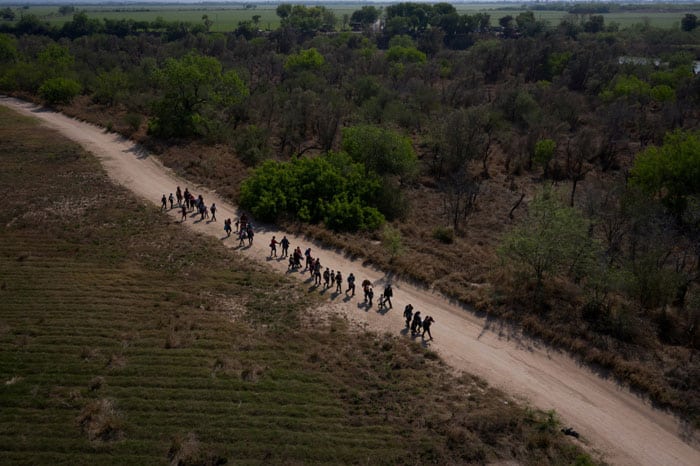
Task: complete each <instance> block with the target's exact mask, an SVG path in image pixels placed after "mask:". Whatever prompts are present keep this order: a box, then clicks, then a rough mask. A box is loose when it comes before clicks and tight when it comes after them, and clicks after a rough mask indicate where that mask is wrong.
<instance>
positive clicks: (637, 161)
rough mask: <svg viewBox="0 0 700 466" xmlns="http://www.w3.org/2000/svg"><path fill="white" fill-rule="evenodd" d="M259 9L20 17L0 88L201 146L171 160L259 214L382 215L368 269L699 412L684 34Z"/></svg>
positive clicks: (347, 223)
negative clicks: (223, 27)
mask: <svg viewBox="0 0 700 466" xmlns="http://www.w3.org/2000/svg"><path fill="white" fill-rule="evenodd" d="M278 15H279V16H280V19H281V27H280V28H279V29H277V30H275V31H271V32H264V31H260V30H259V29H258V28H257V27H256V24H255V23H254V21H252V20H251V21H250V22H242V23H241V25H239V27H238V28H237V29H236V30H234V31H231V32H229V33H208V32H207V31H206V25H205V24H204V23H203V24H202V25H200V26H199V28H196V29H194V27H188V28H184V29H182V30H181V31H180V33H178V34H174V33H172V32H169V31H168V27H158V28H156V27H153V26H149V29H148V31H146V30H145V29H144V30H138V31H133V32H127V33H123V34H122V33H119V34H117V33H108V32H107V30H106V29H100V28H103V27H105V24H106V23H105V22H100V21H97V22H94V21H91V20H87V21H86V18H85V17H84V16H81V15H80V14H77V15H76V16H75V17H74V19H73V21H72V22H69V23H66V25H65V26H63V28H60V29H55V30H53V32H47V30H44V29H41V28H38V27H37V28H34V29H32V28H27V27H26V25H27V24H30V23H32V21H26V22H25V23H24V24H25V25H24V26H21V25H20V24H21V23H22V22H21V21H20V22H18V23H16V24H15V25H14V26H5V27H6V29H5V31H6V33H5V34H0V90H2V91H3V92H9V93H18V94H30V95H35V96H39V97H41V98H43V99H44V100H45V101H46V102H47V103H49V104H52V105H59V106H60V105H66V104H68V103H70V102H75V99H76V97H78V99H77V102H79V103H78V104H74V105H82V106H83V107H85V108H87V109H88V110H92V109H99V110H100V112H108V113H110V114H112V115H114V117H113V121H112V123H113V125H114V126H115V127H118V129H120V130H121V131H123V132H125V133H127V134H132V133H136V134H137V136H138V137H139V138H141V140H142V141H143V142H145V143H148V144H154V145H160V146H161V147H162V146H163V145H168V144H170V145H172V146H173V147H179V146H185V145H186V146H187V147H190V145H192V144H198V145H199V146H197V147H214V146H215V147H216V151H217V153H219V154H221V153H223V154H225V155H219V156H214V155H211V153H207V154H209V155H206V154H205V155H200V154H198V153H196V152H195V153H193V154H192V156H191V157H190V159H189V160H188V161H187V162H186V163H182V165H181V166H179V167H177V168H178V169H180V170H181V171H183V172H184V173H185V174H187V175H190V176H196V177H199V178H198V179H201V180H203V181H207V182H211V183H212V184H217V182H219V183H221V185H222V186H224V187H225V186H229V185H230V184H231V183H232V181H231V178H224V177H225V176H227V175H226V174H227V173H229V172H230V171H231V170H232V167H235V166H236V164H234V163H232V162H231V160H232V159H235V160H236V162H237V163H239V164H240V165H244V166H246V167H248V169H249V170H250V171H249V172H246V173H245V174H240V176H239V177H238V178H236V182H239V181H241V180H243V179H244V178H245V180H244V181H243V182H242V183H240V189H239V190H238V189H237V191H239V192H237V194H238V195H239V196H240V198H239V200H240V201H242V203H243V205H244V206H245V207H246V208H248V209H250V210H251V211H253V212H254V213H255V215H256V216H260V217H261V218H264V219H266V220H280V221H293V222H298V223H299V224H307V222H311V223H318V224H319V225H322V226H325V227H326V228H328V229H333V230H334V231H339V232H344V231H351V232H354V231H362V232H363V234H368V235H375V236H372V237H373V238H374V239H377V236H376V233H372V231H376V229H377V228H381V225H382V224H384V223H386V222H392V223H393V225H394V226H395V227H396V229H397V231H399V232H400V237H399V241H401V243H402V249H403V250H404V251H405V259H402V258H396V260H394V261H392V262H391V263H389V262H386V263H383V262H381V260H383V256H386V254H383V253H382V251H380V250H371V248H373V247H374V246H373V245H366V247H364V248H363V250H364V249H367V250H368V252H367V254H371V257H372V258H373V260H375V261H380V262H378V265H381V266H386V267H394V268H397V269H396V271H397V272H400V273H404V274H407V275H410V276H412V277H414V278H417V279H421V280H424V281H426V282H428V283H431V284H434V286H435V288H437V289H439V290H441V291H443V292H445V293H448V294H450V295H451V296H454V297H456V298H458V299H462V300H464V301H467V302H470V303H472V304H474V305H476V306H478V307H479V308H481V309H484V310H486V311H488V312H492V313H494V314H499V315H502V316H507V317H508V318H511V319H514V320H517V321H520V322H523V325H525V326H526V328H527V330H528V331H529V332H531V333H533V334H537V335H539V336H541V337H543V338H545V339H547V340H548V341H552V342H555V343H556V344H559V345H561V346H563V347H567V348H569V349H571V350H572V351H576V352H578V353H579V354H580V355H581V356H582V357H583V358H584V359H586V360H587V361H590V362H592V363H595V364H598V365H601V366H603V367H606V368H608V369H610V370H611V371H613V372H614V373H615V374H617V375H619V376H620V378H622V379H625V380H627V381H629V382H630V383H632V384H634V385H635V386H636V387H637V388H639V389H641V390H643V391H645V392H646V393H649V394H650V395H651V396H652V397H653V398H654V400H655V401H657V402H659V403H662V404H664V405H666V406H671V407H673V408H675V409H677V410H678V411H683V412H685V413H686V415H688V416H689V417H690V418H693V419H695V420H696V421H697V420H698V419H700V392H699V391H698V388H697V384H695V383H694V382H693V381H696V380H698V377H699V374H700V364H698V362H697V361H700V359H699V358H697V357H695V358H694V359H693V357H694V355H695V356H696V355H697V350H698V347H699V346H700V330H699V329H700V304H699V303H700V283H699V282H700V274H699V264H700V246H699V245H700V211H699V209H700V188H699V186H698V184H697V180H698V179H700V176H698V167H699V166H700V155H699V154H700V147H699V146H700V145H699V144H698V143H697V139H698V134H697V131H698V121H699V117H700V114H699V112H698V109H699V108H700V79H698V76H697V75H696V74H695V73H694V64H695V63H694V62H695V60H697V59H698V56H697V50H698V49H697V45H698V43H699V42H700V36H699V35H698V30H697V29H696V28H695V27H683V28H682V29H681V28H679V29H676V30H671V29H666V30H664V29H657V28H653V27H650V26H649V25H646V24H642V25H638V26H636V27H632V28H629V29H625V30H619V31H618V30H616V29H615V28H611V27H609V26H606V25H605V23H604V20H603V17H602V16H600V15H588V16H585V17H584V16H582V17H573V16H572V17H567V18H564V19H563V20H562V21H561V22H560V23H559V24H555V25H552V24H547V23H546V22H543V21H540V20H536V19H535V17H534V14H533V13H532V12H525V13H521V14H518V15H517V16H515V17H512V16H510V15H506V16H504V17H502V18H500V19H499V21H498V22H499V26H498V27H497V28H492V27H491V26H489V21H487V20H486V18H484V17H483V16H478V15H459V14H458V13H456V11H455V9H454V8H453V7H452V6H451V5H448V4H431V5H427V4H413V3H403V4H397V5H392V6H390V7H388V8H386V9H385V10H383V11H379V10H377V9H374V7H371V6H364V7H362V8H361V9H359V10H357V11H356V12H354V13H353V14H352V15H350V17H349V18H348V26H351V27H354V28H356V29H357V31H342V32H337V31H336V28H337V27H338V23H337V19H334V17H333V15H332V13H331V12H330V11H329V10H326V9H325V8H323V7H320V6H314V7H306V6H301V5H280V7H278ZM680 19H681V18H680V17H679V20H680ZM378 20H380V21H379V23H377V21H378ZM377 24H379V27H377ZM81 25H82V26H81ZM91 25H92V26H91ZM98 25H99V27H98ZM93 27H94V28H95V29H91V28H93ZM173 27H174V26H173ZM85 31H88V32H85ZM85 113H86V114H90V112H89V111H86V112H85ZM145 128H147V134H144V129H145ZM222 148H223V149H222ZM212 153H213V152H212ZM237 186H238V185H237ZM541 186H555V187H556V189H553V190H551V189H544V190H541V193H540V194H539V195H538V196H535V197H533V195H532V193H534V192H539V191H540V189H538V188H540V187H541ZM416 212H418V214H416ZM511 218H512V219H513V220H511ZM411 222H412V223H411ZM511 222H513V223H514V225H512V226H511ZM364 232H369V233H364ZM336 235H337V234H334V235H328V236H327V237H326V238H327V239H328V240H330V241H333V240H334V238H336V237H337V238H339V239H337V241H338V244H337V246H342V247H347V246H348V245H349V244H353V243H356V242H360V241H353V240H352V239H348V237H346V236H343V237H341V236H336ZM377 247H380V246H377ZM393 256H396V255H395V254H392V257H393ZM485 257H486V258H488V260H487V259H484V258H485ZM418 261H420V264H421V266H420V267H418V266H416V264H417V263H419V262H418ZM493 274H497V276H496V277H494V275H493ZM474 283H477V284H483V285H484V286H480V287H478V290H480V291H478V292H477V291H473V290H474V288H475V287H473V286H472V285H473V284H474ZM486 284H488V286H485V285H486ZM581 342H585V344H581ZM659 361H664V362H663V364H661V363H660V362H659Z"/></svg>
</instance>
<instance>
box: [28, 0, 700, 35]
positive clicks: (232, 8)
mask: <svg viewBox="0 0 700 466" xmlns="http://www.w3.org/2000/svg"><path fill="white" fill-rule="evenodd" d="M288 3H291V4H295V2H288ZM251 5H252V4H251ZM363 5H365V4H360V3H358V4H353V3H329V4H327V5H325V6H326V7H327V8H329V9H331V10H332V11H333V12H334V13H335V15H336V17H337V18H338V21H339V25H342V24H343V17H344V15H347V16H348V17H349V16H351V15H352V13H353V12H354V11H356V10H359V9H360V8H362V6H363ZM376 5H377V6H379V7H381V6H382V4H376ZM454 6H455V8H456V9H457V11H458V12H459V13H460V14H465V13H468V14H475V13H487V14H489V15H491V24H492V25H494V26H495V25H498V19H499V18H501V17H503V16H506V15H511V16H517V15H518V14H519V13H521V12H523V11H525V10H524V9H522V4H500V3H499V4H493V3H454ZM17 8H19V7H17ZM58 8H59V6H58V5H36V6H34V5H32V6H29V7H27V8H22V9H21V10H19V12H20V13H28V14H34V15H37V16H38V17H39V18H40V19H42V20H45V21H48V22H49V23H51V24H57V25H60V24H63V23H64V22H66V21H69V20H71V19H72V17H73V15H72V14H68V15H60V14H59V13H58ZM276 8H277V5H275V4H267V3H265V4H260V5H255V7H254V8H246V6H245V5H244V4H231V5H217V4H208V5H204V4H182V3H178V4H124V5H112V4H110V5H97V4H94V5H93V4H85V5H80V4H79V5H76V11H84V12H85V13H87V15H88V16H89V17H91V18H96V19H103V18H106V19H133V20H135V21H154V20H156V19H157V18H163V19H164V20H166V21H185V22H191V23H198V22H201V21H202V16H203V15H207V16H208V17H209V19H210V20H211V21H213V24H212V27H211V30H212V31H214V32H228V31H231V30H233V29H235V28H236V27H237V26H238V23H239V22H241V21H250V20H252V18H253V16H256V15H257V16H259V17H260V18H259V26H260V28H261V29H267V30H269V29H275V28H277V27H278V26H279V18H278V17H277V15H276V13H275V9H276ZM534 13H535V17H536V18H538V19H544V20H547V21H549V22H550V23H551V24H557V23H559V22H560V21H561V20H562V18H564V16H566V15H567V13H566V12H565V11H558V10H536V11H535V12H534ZM686 13H694V14H696V15H700V5H698V6H692V5H685V6H678V5H675V6H669V7H667V8H663V9H659V10H649V9H640V10H636V11H624V12H612V13H605V14H603V15H602V16H603V17H604V18H605V24H612V23H617V24H619V25H620V27H622V28H625V27H630V26H632V25H634V24H644V23H648V24H650V25H652V26H655V27H661V28H671V27H677V26H678V24H679V23H680V20H681V18H682V17H683V15H685V14H686ZM18 18H19V15H18Z"/></svg>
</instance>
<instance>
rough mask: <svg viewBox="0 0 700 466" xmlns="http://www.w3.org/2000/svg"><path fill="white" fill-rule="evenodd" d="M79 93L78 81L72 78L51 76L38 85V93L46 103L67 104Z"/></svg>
mask: <svg viewBox="0 0 700 466" xmlns="http://www.w3.org/2000/svg"><path fill="white" fill-rule="evenodd" d="M78 94H80V83H78V82H77V81H74V80H72V79H66V78H51V79H47V80H46V81H44V83H43V84H42V85H41V86H39V95H40V96H41V98H42V99H44V101H46V103H47V104H50V105H56V104H69V103H71V101H72V100H73V99H74V98H75V97H76V96H77V95H78Z"/></svg>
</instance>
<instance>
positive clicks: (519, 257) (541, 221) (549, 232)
mask: <svg viewBox="0 0 700 466" xmlns="http://www.w3.org/2000/svg"><path fill="white" fill-rule="evenodd" d="M499 253H500V255H501V256H502V257H503V258H505V259H506V260H508V261H510V262H512V263H514V264H516V265H518V266H520V267H523V268H524V269H525V270H526V271H528V273H529V274H530V275H531V277H532V278H534V279H535V283H536V290H535V296H536V297H537V298H538V299H539V297H540V293H541V290H542V284H543V280H544V279H545V278H546V277H547V276H549V275H552V274H558V273H573V272H577V273H578V274H581V270H582V269H585V267H587V266H588V265H589V264H590V263H591V261H592V260H593V259H594V257H595V256H596V245H595V243H594V242H593V240H592V239H591V238H590V236H589V234H588V222H587V221H586V220H585V219H584V218H583V216H582V215H581V214H580V213H579V212H578V211H577V210H575V209H573V208H571V207H567V206H566V205H565V204H564V203H562V202H561V201H560V200H559V199H557V198H556V196H555V194H554V193H553V192H551V191H549V190H545V191H542V192H541V193H540V194H538V195H537V196H536V197H535V198H534V199H533V200H532V202H531V203H530V205H529V208H528V215H527V217H525V218H524V219H523V221H522V222H521V223H520V224H519V225H517V226H516V227H515V228H513V230H511V231H510V232H509V233H507V234H506V235H505V236H504V237H503V240H502V241H501V245H500V247H499Z"/></svg>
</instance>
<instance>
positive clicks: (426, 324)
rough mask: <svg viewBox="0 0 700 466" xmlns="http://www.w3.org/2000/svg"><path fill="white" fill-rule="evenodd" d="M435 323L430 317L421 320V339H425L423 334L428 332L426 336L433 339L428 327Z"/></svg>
mask: <svg viewBox="0 0 700 466" xmlns="http://www.w3.org/2000/svg"><path fill="white" fill-rule="evenodd" d="M433 322H435V319H433V318H432V317H430V316H426V318H425V319H423V334H422V335H421V337H422V338H425V333H426V332H428V336H429V337H430V339H431V340H432V339H433V335H432V334H431V333H430V325H431V324H432V323H433Z"/></svg>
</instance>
